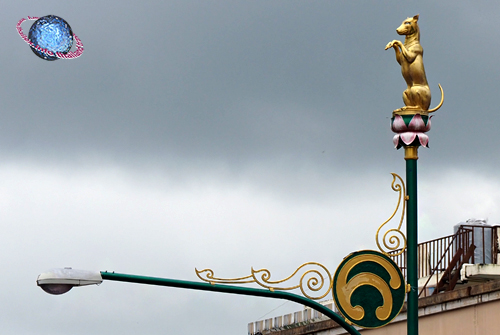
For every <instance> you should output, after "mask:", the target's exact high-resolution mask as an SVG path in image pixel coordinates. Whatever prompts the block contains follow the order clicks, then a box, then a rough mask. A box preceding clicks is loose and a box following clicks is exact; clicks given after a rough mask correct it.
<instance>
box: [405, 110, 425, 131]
mask: <svg viewBox="0 0 500 335" xmlns="http://www.w3.org/2000/svg"><path fill="white" fill-rule="evenodd" d="M423 129H425V123H424V120H422V116H421V115H420V114H415V115H414V116H413V118H412V119H411V121H410V124H409V125H408V130H410V131H417V132H422V131H423Z"/></svg>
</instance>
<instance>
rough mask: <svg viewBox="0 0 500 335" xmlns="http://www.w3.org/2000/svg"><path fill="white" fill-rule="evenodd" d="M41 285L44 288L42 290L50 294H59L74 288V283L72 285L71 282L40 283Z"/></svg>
mask: <svg viewBox="0 0 500 335" xmlns="http://www.w3.org/2000/svg"><path fill="white" fill-rule="evenodd" d="M40 287H41V288H42V290H44V291H45V292H47V293H49V294H54V295H58V294H63V293H66V292H68V291H69V290H71V289H72V288H73V285H71V284H42V285H40Z"/></svg>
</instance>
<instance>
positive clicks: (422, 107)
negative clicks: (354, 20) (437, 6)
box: [385, 15, 444, 115]
mask: <svg viewBox="0 0 500 335" xmlns="http://www.w3.org/2000/svg"><path fill="white" fill-rule="evenodd" d="M418 17H419V16H418V15H415V16H414V17H411V18H410V17H409V18H407V19H406V20H404V21H403V23H402V24H401V26H399V28H397V29H396V31H397V33H398V34H399V35H404V36H405V42H404V44H403V43H402V42H401V41H398V40H393V41H392V42H389V43H388V44H387V45H386V47H385V50H387V49H389V48H394V51H395V52H396V60H397V62H398V63H399V64H400V65H401V73H402V74H403V78H404V79H405V81H406V84H407V88H406V90H405V91H404V92H403V101H404V103H405V107H402V108H400V109H396V110H395V111H394V113H393V114H397V115H414V114H421V115H428V113H432V112H435V111H436V110H438V109H439V108H440V107H441V105H442V104H443V101H444V94H443V88H442V87H441V85H439V89H440V90H441V102H440V103H439V105H438V106H437V107H436V108H433V109H429V106H430V104H431V90H430V88H429V84H428V83H427V77H426V76H425V69H424V61H423V55H424V49H423V48H422V46H421V45H420V28H419V27H418Z"/></svg>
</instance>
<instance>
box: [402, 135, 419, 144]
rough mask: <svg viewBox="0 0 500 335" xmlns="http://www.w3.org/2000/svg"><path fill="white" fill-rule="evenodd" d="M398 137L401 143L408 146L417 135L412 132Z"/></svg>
mask: <svg viewBox="0 0 500 335" xmlns="http://www.w3.org/2000/svg"><path fill="white" fill-rule="evenodd" d="M399 137H400V138H401V140H402V141H403V143H404V144H406V145H410V144H411V143H412V142H413V141H415V138H416V137H417V133H414V132H406V133H402V134H399Z"/></svg>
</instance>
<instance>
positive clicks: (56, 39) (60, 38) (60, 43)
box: [28, 15, 73, 60]
mask: <svg viewBox="0 0 500 335" xmlns="http://www.w3.org/2000/svg"><path fill="white" fill-rule="evenodd" d="M28 38H29V40H30V41H31V42H32V43H33V45H34V46H31V50H32V51H33V52H34V53H35V55H37V56H38V57H40V58H43V59H45V60H56V59H57V57H56V56H55V55H53V56H50V55H48V54H46V53H44V52H42V51H40V50H37V49H36V48H35V47H36V46H39V47H40V48H42V49H46V50H49V51H52V52H53V53H54V54H55V53H56V52H62V53H64V54H66V53H68V52H69V50H70V49H71V46H72V45H73V31H72V30H71V27H70V26H69V24H68V22H66V21H65V20H64V19H63V18H60V17H58V16H55V15H47V16H43V17H41V18H39V19H38V20H36V21H35V22H34V23H33V25H32V26H31V28H30V32H29V35H28Z"/></svg>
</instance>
